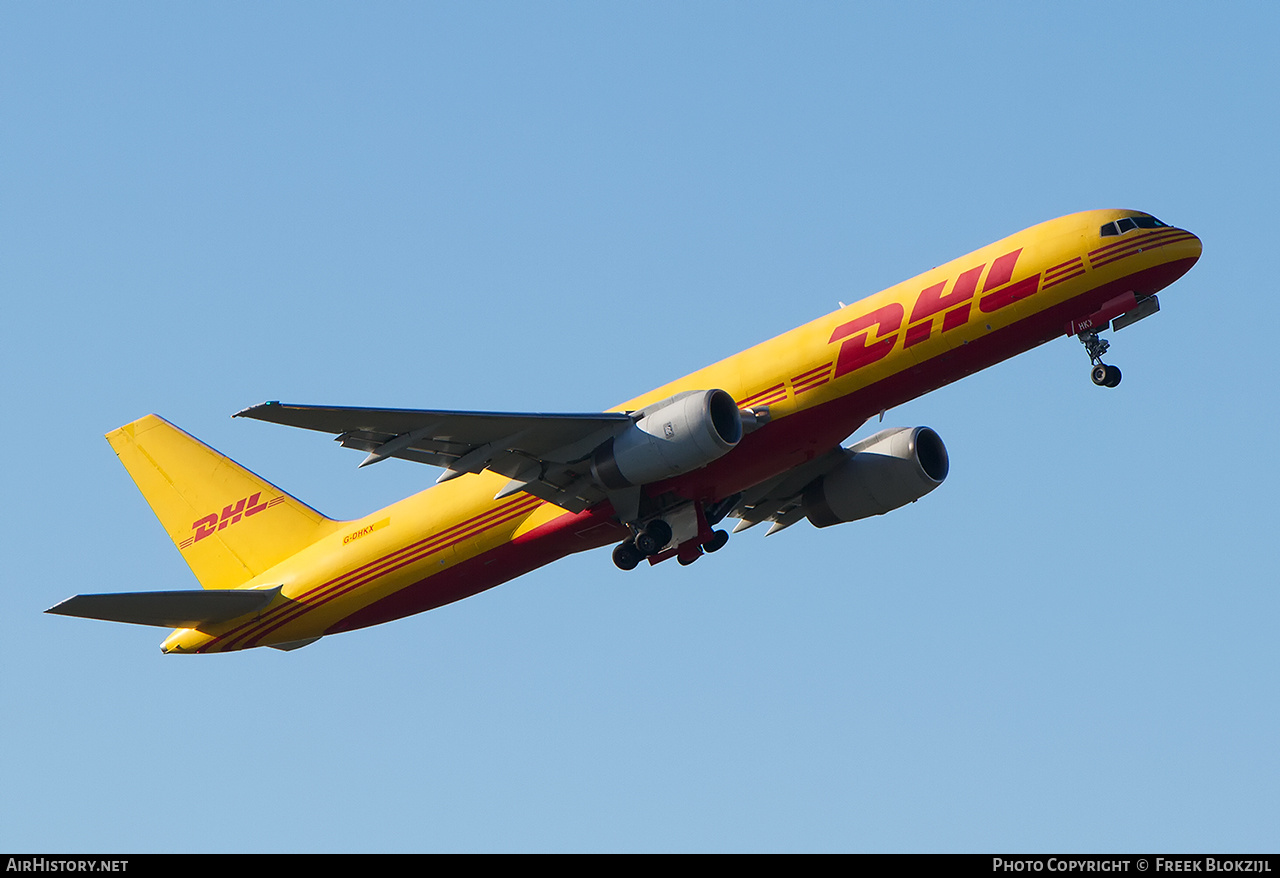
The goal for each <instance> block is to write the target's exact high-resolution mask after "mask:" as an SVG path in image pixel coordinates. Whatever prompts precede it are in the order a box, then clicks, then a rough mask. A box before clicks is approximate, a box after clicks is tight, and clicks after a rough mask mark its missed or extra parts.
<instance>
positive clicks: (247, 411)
mask: <svg viewBox="0 0 1280 878" xmlns="http://www.w3.org/2000/svg"><path fill="white" fill-rule="evenodd" d="M273 405H280V400H278V399H270V400H267V401H266V402H260V403H258V404H257V405H251V406H249V407H248V408H242V409H240V411H238V412H236V413H235V414H234V415H232V416H231V417H233V418H251V417H253V413H254V412H256V411H257V410H258V409H264V408H266V407H268V406H273Z"/></svg>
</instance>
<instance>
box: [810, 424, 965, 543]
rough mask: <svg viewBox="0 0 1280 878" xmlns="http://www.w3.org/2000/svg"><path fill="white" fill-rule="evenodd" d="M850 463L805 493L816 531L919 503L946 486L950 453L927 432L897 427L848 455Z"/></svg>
mask: <svg viewBox="0 0 1280 878" xmlns="http://www.w3.org/2000/svg"><path fill="white" fill-rule="evenodd" d="M846 453H847V454H848V459H847V460H846V461H845V462H844V463H842V464H840V465H839V466H838V467H836V468H835V469H834V470H832V471H831V472H829V473H827V474H826V475H825V476H823V477H822V478H820V479H818V480H817V481H816V482H814V483H813V484H812V485H810V486H809V487H808V488H806V489H805V492H804V511H805V515H806V516H808V518H809V521H811V522H812V523H813V524H814V526H815V527H830V526H831V525H833V524H840V523H841V522H845V521H857V520H858V519H860V518H870V517H871V516H872V515H883V514H884V513H886V512H889V511H891V510H894V509H897V508H898V507H900V506H905V505H906V504H908V503H913V502H915V501H916V500H919V499H920V498H921V497H923V496H924V495H925V494H928V493H929V492H930V491H932V490H933V489H934V488H936V487H938V486H939V485H941V484H942V482H943V480H944V479H946V477H947V471H948V469H949V468H950V463H949V461H948V458H947V448H946V446H945V445H943V444H942V439H941V438H939V437H938V434H937V433H935V432H933V430H930V429H929V428H928V427H898V428H896V429H891V430H882V431H881V432H879V433H877V434H875V435H874V436H871V437H870V438H868V439H864V440H862V441H861V442H859V443H857V444H856V445H854V446H853V447H851V448H849V449H847V450H846Z"/></svg>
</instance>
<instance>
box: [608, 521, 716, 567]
mask: <svg viewBox="0 0 1280 878" xmlns="http://www.w3.org/2000/svg"><path fill="white" fill-rule="evenodd" d="M672 536H673V532H672V530H671V525H669V524H667V523H666V522H665V521H663V520H662V519H661V518H655V519H654V520H653V521H650V522H649V523H648V524H646V525H645V526H644V527H642V528H637V529H636V531H635V535H634V536H632V537H631V539H629V540H625V541H623V542H621V543H619V544H618V545H617V546H615V547H614V550H613V563H614V564H616V565H617V566H618V568H619V569H621V570H634V569H635V568H636V567H637V566H639V564H640V562H641V561H643V560H644V559H645V558H648V557H649V556H650V555H656V554H658V553H659V552H661V551H662V550H663V549H665V548H666V546H667V544H668V543H670V542H671V538H672ZM727 542H729V533H728V531H723V530H717V531H714V532H713V533H712V535H711V538H710V539H709V540H707V541H706V542H705V543H703V544H702V545H701V546H699V545H698V544H697V543H695V542H693V541H690V542H688V543H683V544H682V545H681V546H680V552H679V554H678V555H677V557H678V558H679V560H680V563H681V564H692V563H693V562H694V561H696V560H698V558H699V557H701V555H702V553H703V552H715V551H718V550H720V549H722V548H724V545H725V543H727Z"/></svg>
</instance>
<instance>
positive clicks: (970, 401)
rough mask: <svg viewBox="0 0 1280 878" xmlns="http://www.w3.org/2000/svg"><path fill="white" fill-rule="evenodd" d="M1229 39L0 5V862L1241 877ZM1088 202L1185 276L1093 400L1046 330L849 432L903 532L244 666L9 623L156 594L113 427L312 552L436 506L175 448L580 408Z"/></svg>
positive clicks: (1175, 21)
mask: <svg viewBox="0 0 1280 878" xmlns="http://www.w3.org/2000/svg"><path fill="white" fill-rule="evenodd" d="M1277 18H1278V16H1277V14H1276V13H1275V12H1274V11H1273V8H1272V7H1271V6H1270V5H1268V4H1262V3H1238V4H1231V5H1229V6H1226V7H1212V6H1208V5H1201V4H1191V3H1176V2H1174V3H1161V4H1101V3H1083V4H1071V5H1070V7H1069V8H1066V7H1060V6H1056V5H1055V6H1050V5H1047V4H1046V5H1038V4H1037V5H1015V4H974V5H971V6H970V7H969V8H967V9H961V8H960V7H959V5H958V4H956V5H952V4H899V5H886V4H874V5H873V4H866V5H859V4H785V5H784V4H730V3H700V4H576V3H554V4H493V3H490V4H465V5H464V4H449V5H437V4H379V5H375V6H372V7H371V6H369V5H366V4H359V5H357V4H333V3H330V4H279V3H276V4H247V3H245V4H230V3H228V4H208V5H205V6H194V5H192V4H177V5H175V4H138V3H121V4H111V5H106V4H97V5H86V4H77V5H54V4H18V3H13V4H7V5H5V6H4V7H3V8H0V119H2V120H3V123H2V124H3V135H2V136H0V166H2V167H3V168H4V169H5V172H4V173H3V174H0V272H2V274H0V281H2V289H3V295H4V300H5V319H4V321H3V323H0V358H2V359H0V362H2V363H3V366H4V374H5V377H6V380H5V383H4V391H3V393H4V400H5V410H6V411H7V412H8V413H9V417H8V429H6V430H4V431H3V438H2V439H0V442H3V448H4V450H5V452H6V454H5V456H6V458H7V459H8V460H9V461H10V465H9V467H8V468H7V469H6V471H5V472H4V474H3V476H2V477H0V478H3V485H4V494H3V496H4V498H5V502H4V504H3V512H0V516H2V518H0V541H2V542H0V546H2V547H3V553H4V555H3V556H4V559H5V567H6V574H5V576H4V586H3V589H2V590H0V650H3V667H4V670H3V672H2V673H0V699H2V703H3V704H4V705H5V710H4V721H3V726H2V728H3V731H2V732H0V743H2V744H3V747H0V777H2V778H3V783H0V787H3V790H4V792H3V794H0V848H4V849H10V850H17V849H21V850H31V851H88V850H93V851H100V852H114V851H121V852H131V851H132V852H137V851H304V850H325V851H328V850H332V851H400V850H408V851H457V850H462V851H563V850H571V851H597V850H604V851H613V850H627V851H724V850H751V851H808V850H835V851H1009V852H1018V851H1059V852H1061V851H1137V850H1144V851H1205V852H1212V851H1257V850H1262V851H1266V850H1275V849H1276V848H1277V847H1278V846H1280V829H1278V827H1280V784H1278V783H1277V779H1278V775H1280V756H1278V755H1277V748H1276V746H1275V737H1276V728H1277V727H1278V726H1280V708H1278V706H1277V697H1276V692H1277V691H1280V664H1278V660H1280V647H1278V646H1277V643H1276V637H1275V620H1276V618H1277V613H1278V612H1280V597H1278V595H1277V577H1276V573H1275V565H1274V560H1273V559H1274V555H1275V546H1276V542H1275V536H1274V534H1275V530H1276V525H1277V515H1276V512H1275V505H1274V504H1275V497H1276V494H1277V491H1276V489H1277V478H1278V476H1277V471H1276V468H1275V467H1274V466H1273V465H1272V463H1271V458H1272V454H1271V446H1272V444H1273V443H1274V437H1275V436H1276V435H1277V427H1278V426H1280V425H1278V424H1277V415H1276V406H1275V401H1276V392H1275V378H1276V367H1275V365H1274V358H1273V356H1272V354H1273V349H1274V342H1273V340H1272V339H1273V335H1274V332H1275V327H1276V326H1277V317H1280V309H1277V306H1276V304H1275V301H1276V299H1275V296H1274V294H1273V289H1272V288H1273V286H1274V281H1273V277H1272V275H1271V269H1270V268H1269V267H1268V266H1269V265H1271V262H1270V261H1269V260H1270V259H1271V256H1272V254H1273V251H1274V238H1275V233H1276V222H1275V219H1274V216H1275V205H1276V203H1277V200H1278V198H1277V196H1278V195H1280V192H1278V191H1277V190H1278V188H1280V187H1278V186H1277V182H1278V174H1277V171H1276V166H1275V155H1274V153H1275V150H1274V144H1275V142H1276V140H1277V137H1278V136H1280V126H1278V125H1277V113H1276V109H1275V94H1276V91H1277V86H1280V75H1278V72H1280V68H1278V62H1277V61H1276V57H1275V52H1274V47H1273V45H1272V43H1273V36H1274V34H1275V33H1276V32H1277V29H1278V26H1280V21H1278V20H1277ZM1100 207H1127V208H1138V209H1142V210H1147V211H1150V212H1152V213H1154V214H1155V215H1157V216H1159V217H1161V218H1162V219H1164V220H1166V221H1168V222H1171V223H1174V224H1176V225H1180V226H1183V227H1186V228H1189V229H1191V230H1192V231H1194V232H1196V233H1197V234H1199V235H1200V237H1201V238H1202V239H1203V241H1204V247H1205V255H1204V257H1203V258H1202V260H1201V262H1200V264H1199V265H1197V266H1196V268H1195V269H1194V270H1193V271H1192V272H1191V273H1190V274H1189V275H1188V276H1187V277H1186V278H1184V279H1183V280H1182V281H1180V282H1179V283H1178V284H1177V285H1176V286H1175V287H1173V288H1171V289H1170V290H1169V291H1168V292H1167V294H1166V295H1164V296H1162V299H1161V300H1162V303H1163V306H1164V309H1163V310H1162V312H1161V313H1160V314H1159V315H1158V316H1157V317H1155V318H1153V319H1151V320H1148V321H1144V322H1143V323H1141V324H1139V325H1137V326H1135V327H1133V328H1131V329H1127V330H1125V331H1124V332H1122V333H1119V334H1118V335H1117V336H1116V337H1115V344H1114V347H1113V351H1112V357H1111V359H1112V360H1113V361H1114V362H1115V363H1117V364H1118V365H1120V366H1121V367H1122V368H1123V369H1124V376H1125V378H1124V384H1123V385H1122V386H1121V387H1120V388H1118V389H1116V390H1114V391H1107V390H1100V389H1098V388H1095V387H1094V386H1093V385H1092V384H1091V383H1090V382H1089V379H1088V359H1087V357H1086V355H1085V354H1084V352H1083V349H1082V348H1081V347H1080V345H1078V344H1077V343H1076V342H1074V341H1072V340H1069V339H1060V340H1058V341H1056V342H1053V343H1052V344H1049V345H1046V346H1044V347H1042V348H1040V349H1037V350H1036V351H1033V352H1030V353H1028V354H1026V355H1023V356H1022V357H1020V358H1017V359H1015V360H1013V361H1010V362H1007V363H1004V364H1001V365H999V366H997V367H994V368H992V369H989V370H987V371H986V372H983V373H981V374H979V375H976V376H972V377H970V378H968V379H966V380H965V381H962V382H960V383H958V384H955V385H952V386H950V387H947V388H944V389H942V390H940V391H937V392H935V393H934V394H932V395H930V396H927V397H925V398H922V399H919V400H916V401H914V402H912V403H910V404H908V405H905V406H902V407H901V408H899V409H896V410H894V411H891V412H890V413H889V414H888V415H887V416H886V418H885V423H886V425H890V424H893V425H915V424H928V425H929V426H931V427H933V428H934V429H936V430H937V431H938V432H939V433H940V434H941V435H942V437H943V438H944V440H945V441H946V443H947V445H948V448H949V451H950V454H951V461H952V469H951V477H950V478H949V480H948V482H947V484H946V485H945V486H943V488H941V489H940V490H938V491H937V492H935V493H933V494H931V495H930V496H929V497H928V498H927V499H925V500H923V501H921V502H920V503H918V504H915V505H913V506H911V507H910V508H907V509H903V510H899V511H898V512H895V513H893V514H891V515H888V516H884V517H882V518H879V519H876V520H873V521H867V522H862V523H858V524H851V525H844V526H841V527H838V528H832V529H827V530H824V531H818V530H815V529H813V528H811V527H809V526H808V525H803V524H802V525H799V526H797V527H794V528H792V529H790V530H788V531H787V532H785V533H783V534H779V535H776V536H773V537H770V538H768V539H767V540H766V539H764V538H763V533H762V532H763V529H758V530H753V531H749V532H747V533H744V534H739V535H737V536H735V537H734V539H733V540H732V541H731V542H730V544H729V546H728V548H727V549H726V550H725V551H723V552H721V553H719V554H717V555H716V556H714V557H713V558H706V559H704V560H703V561H701V562H699V563H698V564H696V565H693V566H692V567H689V568H680V567H678V566H676V565H673V564H664V565H661V566H659V567H655V568H652V569H647V568H646V569H641V570H637V571H634V572H633V573H630V574H624V573H621V572H619V571H617V570H616V569H614V567H613V565H612V564H611V563H610V560H609V557H608V552H607V551H606V550H601V551H598V552H594V553H589V554H585V555H580V556H575V557H572V558H569V559H566V560H564V561H562V562H559V563H557V564H555V565H552V566H550V567H547V568H544V569H542V570H539V571H536V572H535V573H532V574H530V575H528V576H525V577H524V578H522V579H519V580H516V581H514V582H511V583H508V584H507V585H504V586H502V587H500V588H497V589H494V590H491V591H489V592H486V593H484V594H482V595H479V596H477V597H474V598H471V599H469V600H467V601H463V602H461V603H458V604H455V605H452V606H449V607H446V608H442V609H440V610H437V611H434V612H432V613H428V614H424V615H420V616H416V617H413V618H411V619H408V620H402V621H400V622H396V623H392V624H390V625H386V626H382V627H379V628H374V629H369V630H365V631H360V632H354V633H351V634H344V635H341V636H337V637H333V638H328V639H326V640H324V641H322V642H320V643H319V644H317V645H315V646H312V647H308V648H307V649H305V650H301V651H297V652H293V653H279V652H276V651H274V650H253V651H249V652H246V653H240V654H234V655H227V656H215V657H206V658H195V659H190V658H180V657H167V656H162V655H161V654H160V652H159V650H158V646H159V643H160V641H161V639H162V638H163V636H164V632H163V631H160V630H159V629H151V628H142V627H134V626H122V625H110V624H106V623H93V622H88V621H81V620H74V619H66V618H58V617H52V616H45V615H42V614H41V611H42V610H43V609H45V608H46V607H48V606H51V605H52V604H54V603H56V602H58V601H60V600H62V599H63V598H65V597H68V596H70V595H71V594H75V593H78V592H107V591H132V590H146V589H170V588H182V587H194V586H195V582H194V579H193V578H192V577H191V575H190V573H189V571H188V570H187V568H186V567H185V565H184V564H183V562H182V560H181V558H180V557H179V555H178V553H177V551H176V549H174V548H173V546H172V545H171V544H170V543H169V542H168V540H167V538H166V537H165V536H164V533H163V531H162V530H161V529H160V527H159V525H158V524H157V523H156V522H155V520H154V518H153V516H152V515H151V512H150V510H149V509H148V508H147V507H146V505H145V503H144V502H143V501H142V499H141V497H140V495H139V494H138V493H137V492H136V490H135V489H134V487H133V485H132V483H131V482H130V481H129V479H128V476H127V475H126V473H125V472H124V470H123V468H121V467H120V466H119V464H118V462H117V461H116V460H115V459H114V455H112V453H111V451H110V448H109V447H108V446H107V444H106V442H105V441H103V439H102V434H103V433H104V432H106V431H107V430H110V429H112V428H114V427H116V426H118V425H120V424H122V423H125V422H128V421H131V420H133V419H134V418H136V417H139V416H141V415H142V414H145V413H147V412H151V411H155V412H158V413H160V414H161V415H163V416H165V417H167V418H169V419H170V420H173V421H174V422H176V423H178V424H179V425H181V426H182V427H184V428H185V429H187V430H188V431H190V432H192V433H194V434H195V435H197V436H199V437H201V438H202V439H204V440H205V441H207V442H209V443H210V444H212V445H213V446H214V447H216V448H218V449H220V450H221V451H223V452H225V453H227V454H230V455H231V456H233V457H235V458H236V459H237V460H239V461H241V462H242V463H244V464H245V465H247V466H249V467H250V468H252V469H254V470H255V471H257V472H260V473H261V474H263V475H264V476H266V477H267V478H269V479H271V480H272V481H274V482H276V483H277V484H279V485H280V486H281V487H283V488H285V489H286V490H288V491H290V492H292V493H295V494H297V495H298V496H300V497H302V498H303V499H305V500H307V501H308V502H310V503H312V504H313V505H315V506H316V507H317V508H319V509H321V510H322V511H324V512H326V513H327V514H330V515H333V516H335V517H354V516H357V515H362V514H364V513H366V512H369V511H372V510H373V509H376V508H378V507H380V506H382V505H385V504H387V503H390V502H392V501H394V500H396V499H399V498H400V497H402V496H405V495H407V494H409V493H411V492H414V491H417V490H420V489H422V488H424V487H426V486H427V485H429V484H430V483H431V482H432V481H433V480H434V478H435V475H436V473H435V471H434V470H430V469H428V468H425V467H415V466H413V465H411V464H407V463H402V462H400V461H391V462H388V463H384V464H382V465H380V466H377V467H372V468H366V469H362V470H359V471H357V470H356V466H355V465H356V463H358V461H359V458H360V456H359V455H358V454H355V453H353V452H349V451H343V450H342V449H339V448H338V447H337V446H336V445H334V444H333V443H332V442H330V441H329V440H328V439H326V438H325V437H323V436H320V435H318V434H311V433H305V432H302V431H290V430H288V429H285V428H281V427H275V426H272V425H268V424H260V423H252V422H245V421H232V420H231V419H230V418H229V417H228V416H229V415H230V414H231V413H232V412H235V411H237V410H239V409H241V408H243V407H244V406H246V405H250V404H253V403H256V402H260V401H262V400H266V399H284V400H290V401H297V402H308V403H332V404H344V405H384V406H404V407H421V408H466V409H495V410H511V409H514V410H549V411H590V410H596V409H602V408H606V407H608V406H610V405H613V404H616V403H618V402H620V401H622V400H624V399H627V398H629V397H631V396H634V395H636V394H637V393H640V392H642V391H644V390H647V389H649V388H650V387H653V386H656V385H658V384H661V383H664V382H666V381H668V380H670V379H672V378H675V377H678V376H679V375H682V374H684V373H686V372H689V371H692V370H693V369H695V368H697V367H699V366H702V365H704V364H706V363H708V362H711V361H713V360H716V359H719V358H721V357H723V356H726V355H728V354H731V353H734V352H736V351H737V350H740V349H742V348H745V347H748V346H749V345H751V344H754V343H756V342H758V341H761V340H763V339H765V338H768V337H771V336H773V335H775V334H777V333H779V332H782V331H785V330H787V329H789V328H791V327H792V326H795V325H798V324H800V323H802V322H805V321H808V320H810V319H813V318H814V317H817V316H819V315H821V314H824V313H826V312H828V311H830V310H831V309H833V308H834V307H835V305H836V302H837V301H839V300H843V301H846V302H851V301H854V300H855V299H857V298H859V297H861V296H863V295H868V294H870V293H873V292H875V291H877V290H879V289H881V288H883V287H885V286H888V285H889V284H892V283H895V282H897V281H899V280H902V279H904V278H906V277H910V276H912V275H914V274H916V273H918V272H920V271H922V270H924V269H927V268H929V267H930V266H932V265H936V264H939V263H941V262H944V261H946V260H949V259H951V258H954V257H956V256H958V255H961V254H963V253H965V252H967V251H969V250H972V249H974V248H976V247H979V246H981V245H984V244H986V243H988V242H990V241H992V240H995V239H997V238H999V237H1002V236H1004V235H1007V234H1010V233H1012V232H1014V231H1017V230H1018V229H1021V228H1023V227H1025V226H1028V225H1031V224H1033V223H1036V222H1039V221H1041V220H1045V219H1049V218H1052V217H1055V216H1059V215H1061V214H1065V213H1070V212H1074V211H1077V210H1084V209H1090V208H1100ZM867 429H869V427H868V428H867ZM865 432H866V430H864V433H865Z"/></svg>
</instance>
